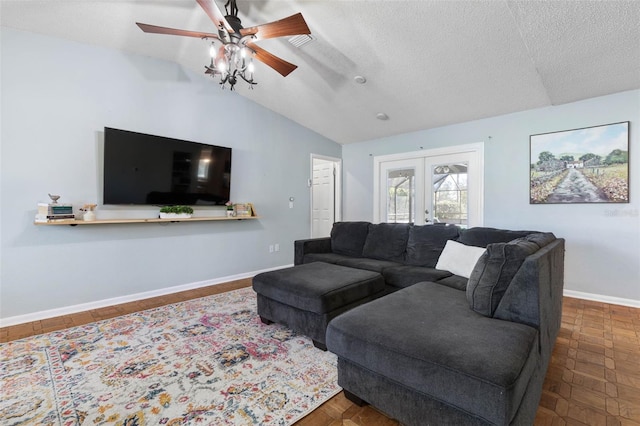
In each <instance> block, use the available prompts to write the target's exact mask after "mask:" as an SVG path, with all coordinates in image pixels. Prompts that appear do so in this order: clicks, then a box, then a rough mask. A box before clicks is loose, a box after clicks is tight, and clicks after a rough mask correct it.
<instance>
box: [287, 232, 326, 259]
mask: <svg viewBox="0 0 640 426" xmlns="http://www.w3.org/2000/svg"><path fill="white" fill-rule="evenodd" d="M293 245H294V246H293V247H294V251H293V256H294V257H293V264H294V265H301V264H302V263H303V261H304V255H305V254H309V253H331V238H330V237H324V238H310V239H307V240H296V241H294V242H293Z"/></svg>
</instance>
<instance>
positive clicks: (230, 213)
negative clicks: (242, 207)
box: [224, 201, 235, 217]
mask: <svg viewBox="0 0 640 426" xmlns="http://www.w3.org/2000/svg"><path fill="white" fill-rule="evenodd" d="M224 205H225V206H227V217H233V216H235V211H234V209H233V203H232V202H231V201H227V202H226V203H224Z"/></svg>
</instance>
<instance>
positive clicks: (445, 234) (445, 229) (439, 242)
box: [405, 225, 460, 268]
mask: <svg viewBox="0 0 640 426" xmlns="http://www.w3.org/2000/svg"><path fill="white" fill-rule="evenodd" d="M459 235H460V228H458V227H457V226H442V225H423V226H412V227H411V228H409V238H408V240H407V257H406V260H405V263H406V264H407V265H413V266H428V267H430V268H433V267H435V266H436V263H437V262H438V257H440V253H442V249H444V246H445V244H446V243H447V241H448V240H455V239H457V238H458V236H459Z"/></svg>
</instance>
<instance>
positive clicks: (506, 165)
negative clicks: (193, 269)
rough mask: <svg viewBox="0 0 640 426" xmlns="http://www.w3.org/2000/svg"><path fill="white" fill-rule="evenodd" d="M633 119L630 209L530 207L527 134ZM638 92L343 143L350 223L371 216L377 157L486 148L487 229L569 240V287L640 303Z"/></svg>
mask: <svg viewBox="0 0 640 426" xmlns="http://www.w3.org/2000/svg"><path fill="white" fill-rule="evenodd" d="M619 121H631V125H630V129H631V130H630V137H631V141H630V145H631V146H630V157H631V162H630V174H631V176H630V177H631V179H630V180H631V182H630V187H631V188H630V190H631V193H630V200H631V202H630V203H629V204H571V205H530V204H529V136H530V135H532V134H538V133H546V132H553V131H558V130H568V129H574V128H580V127H588V126H594V125H599V124H607V123H614V122H619ZM639 128H640V91H630V92H624V93H619V94H615V95H610V96H604V97H600V98H594V99H589V100H585V101H581V102H575V103H572V104H567V105H560V106H556V107H549V108H542V109H536V110H531V111H525V112H520V113H515V114H509V115H504V116H499V117H493V118H488V119H483V120H478V121H473V122H468V123H463V124H458V125H452V126H446V127H441V128H437V129H432V130H428V131H422V132H415V133H409V134H404V135H400V136H396V137H389V138H384V139H378V140H373V141H368V142H363V143H358V144H351V145H345V146H344V147H343V150H342V158H343V164H344V182H345V188H344V199H345V203H344V218H345V220H372V218H373V213H372V209H373V156H377V155H385V154H393V153H400V152H410V151H417V150H419V149H420V147H423V148H424V149H429V148H436V147H443V146H451V145H462V144H468V143H475V142H484V148H485V194H484V195H485V203H484V206H485V207H484V218H485V219H484V221H485V226H492V227H498V228H508V229H536V230H543V231H552V232H554V233H555V234H556V235H557V236H559V237H563V238H565V239H566V240H567V245H566V268H565V272H566V273H565V288H566V289H568V290H573V291H576V292H582V293H590V294H595V295H603V296H607V297H611V298H622V299H631V300H632V301H637V302H638V303H640V179H639V178H638V176H639V175H640V132H639V131H638V129H639Z"/></svg>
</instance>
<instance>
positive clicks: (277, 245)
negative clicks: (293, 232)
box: [273, 243, 280, 251]
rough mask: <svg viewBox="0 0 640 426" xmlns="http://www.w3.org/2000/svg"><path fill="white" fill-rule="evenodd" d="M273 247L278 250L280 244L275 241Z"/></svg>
mask: <svg viewBox="0 0 640 426" xmlns="http://www.w3.org/2000/svg"><path fill="white" fill-rule="evenodd" d="M273 247H274V248H275V250H276V251H280V244H278V243H276V245H275V246H273Z"/></svg>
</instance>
